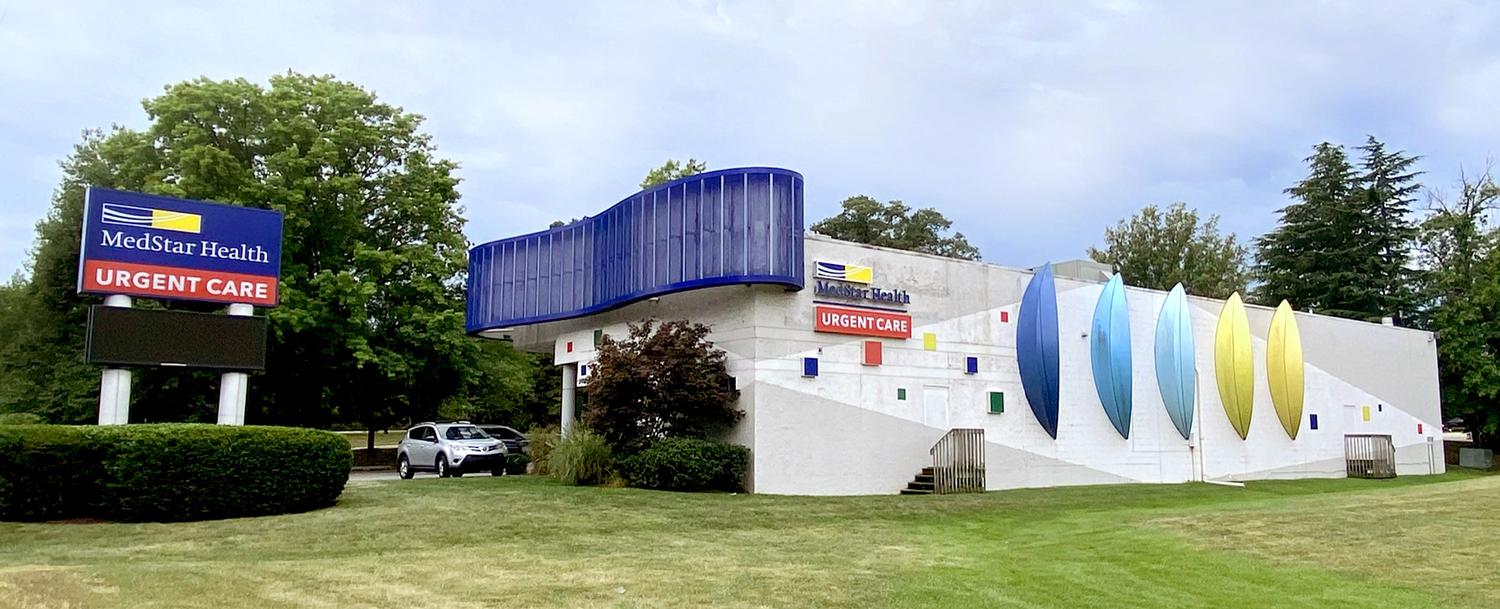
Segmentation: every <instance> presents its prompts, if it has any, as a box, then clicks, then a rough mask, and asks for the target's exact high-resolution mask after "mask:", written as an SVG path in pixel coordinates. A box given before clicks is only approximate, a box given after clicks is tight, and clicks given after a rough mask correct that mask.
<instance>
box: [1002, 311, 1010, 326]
mask: <svg viewBox="0 0 1500 609" xmlns="http://www.w3.org/2000/svg"><path fill="white" fill-rule="evenodd" d="M1000 323H1002V324H1008V323H1010V311H1001V312H1000Z"/></svg>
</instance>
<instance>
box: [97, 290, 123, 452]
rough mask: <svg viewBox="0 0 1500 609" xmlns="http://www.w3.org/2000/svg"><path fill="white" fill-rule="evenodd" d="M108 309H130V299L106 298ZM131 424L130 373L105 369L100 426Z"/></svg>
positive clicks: (100, 407)
mask: <svg viewBox="0 0 1500 609" xmlns="http://www.w3.org/2000/svg"><path fill="white" fill-rule="evenodd" d="M104 306H106V307H125V308H127V309H128V308H130V297H129V296H122V295H118V294H116V295H113V296H106V297H104ZM129 422H130V371H129V370H126V369H123V368H105V369H104V374H103V376H101V377H100V378H99V424H100V425H124V424H126V423H129Z"/></svg>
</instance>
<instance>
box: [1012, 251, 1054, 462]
mask: <svg viewBox="0 0 1500 609" xmlns="http://www.w3.org/2000/svg"><path fill="white" fill-rule="evenodd" d="M1016 364H1017V365H1018V366H1019V367H1020V370H1021V389H1022V390H1024V391H1025V393H1026V403H1027V404H1029V405H1030V406H1031V414H1033V415H1035V416H1036V422H1037V423H1040V424H1041V425H1042V429H1045V430H1046V431H1047V435H1049V436H1052V438H1053V439H1057V402H1058V376H1057V369H1058V354H1057V287H1056V286H1055V285H1053V282H1052V265H1051V264H1046V265H1043V266H1042V268H1041V270H1040V271H1037V273H1036V274H1035V275H1033V276H1032V277H1031V282H1030V283H1028V284H1026V292H1025V293H1024V294H1022V295H1021V311H1020V314H1018V315H1017V316H1016Z"/></svg>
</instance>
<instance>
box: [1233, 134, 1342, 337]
mask: <svg viewBox="0 0 1500 609" xmlns="http://www.w3.org/2000/svg"><path fill="white" fill-rule="evenodd" d="M1306 161H1307V164H1308V176H1307V177H1306V178H1304V179H1303V180H1302V181H1300V182H1298V183H1297V184H1295V185H1293V186H1292V187H1290V188H1287V189H1286V191H1285V192H1286V194H1288V195H1290V196H1291V197H1292V198H1293V199H1294V200H1295V202H1294V203H1292V204H1291V205H1288V206H1286V207H1284V208H1282V209H1281V222H1280V224H1279V225H1278V226H1277V227H1276V229H1275V230H1272V231H1271V232H1269V233H1266V234H1265V235H1262V236H1261V237H1260V238H1259V239H1256V242H1255V245H1256V256H1255V258H1256V263H1255V275H1256V279H1258V280H1259V281H1260V285H1259V286H1258V287H1257V288H1256V290H1255V293H1254V299H1255V300H1256V301H1257V302H1260V303H1261V304H1267V305H1274V304H1276V303H1278V302H1280V301H1282V300H1287V301H1290V302H1291V303H1293V305H1294V306H1296V307H1298V308H1301V309H1309V310H1316V311H1318V312H1321V313H1326V314H1331V315H1344V316H1348V317H1365V316H1368V315H1369V314H1370V311H1369V310H1367V309H1366V307H1365V303H1366V302H1368V301H1369V300H1370V295H1369V294H1368V293H1366V291H1365V289H1364V288H1362V286H1363V280H1364V278H1363V277H1362V274H1361V273H1360V269H1361V268H1364V267H1367V266H1368V265H1369V261H1364V260H1358V259H1357V258H1358V257H1359V256H1360V255H1361V253H1360V251H1359V250H1360V247H1359V246H1358V244H1357V243H1356V242H1357V240H1358V233H1359V232H1361V231H1360V230H1359V228H1358V227H1357V226H1356V225H1357V224H1359V220H1358V218H1357V216H1358V214H1357V213H1356V211H1355V209H1354V207H1353V205H1352V203H1353V198H1352V196H1351V195H1352V194H1353V190H1354V185H1355V180H1356V177H1357V175H1356V173H1355V171H1354V167H1352V166H1351V165H1350V164H1349V159H1348V157H1347V156H1345V154H1344V149H1343V147H1341V146H1337V145H1334V144H1330V143H1328V142H1323V143H1321V144H1318V145H1317V146H1315V147H1314V148H1313V154H1312V156H1309V157H1307V159H1306Z"/></svg>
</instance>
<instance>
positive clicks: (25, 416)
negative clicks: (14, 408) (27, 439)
mask: <svg viewBox="0 0 1500 609" xmlns="http://www.w3.org/2000/svg"><path fill="white" fill-rule="evenodd" d="M46 422H47V420H46V419H43V418H42V416H41V415H39V414H34V413H30V412H7V413H4V414H0V425H40V424H42V423H46Z"/></svg>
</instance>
